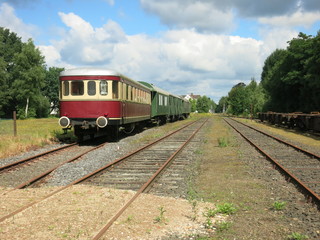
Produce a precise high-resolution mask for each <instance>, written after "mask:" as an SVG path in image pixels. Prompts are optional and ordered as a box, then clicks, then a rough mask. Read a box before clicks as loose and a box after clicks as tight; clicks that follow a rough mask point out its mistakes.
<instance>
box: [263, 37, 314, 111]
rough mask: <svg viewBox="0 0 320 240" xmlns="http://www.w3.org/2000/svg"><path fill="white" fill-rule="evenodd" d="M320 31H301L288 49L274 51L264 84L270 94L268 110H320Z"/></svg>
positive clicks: (264, 76)
mask: <svg viewBox="0 0 320 240" xmlns="http://www.w3.org/2000/svg"><path fill="white" fill-rule="evenodd" d="M319 52H320V34H319V33H318V34H317V36H316V37H312V36H307V35H306V34H303V33H300V34H299V35H298V37H297V38H294V39H292V40H291V41H290V42H289V46H288V47H287V49H286V50H276V51H274V52H273V53H272V54H271V55H270V56H269V57H268V58H267V59H266V61H265V65H264V67H263V72H262V75H261V83H262V86H263V88H264V90H265V92H266V94H267V98H268V103H267V105H266V107H265V110H271V111H280V112H293V111H302V112H310V111H319V110H320V70H319V64H320V53H319Z"/></svg>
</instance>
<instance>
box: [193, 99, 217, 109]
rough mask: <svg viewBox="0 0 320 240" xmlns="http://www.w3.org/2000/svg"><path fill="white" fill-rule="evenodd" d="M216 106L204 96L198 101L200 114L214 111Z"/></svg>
mask: <svg viewBox="0 0 320 240" xmlns="http://www.w3.org/2000/svg"><path fill="white" fill-rule="evenodd" d="M215 106H216V104H215V103H214V101H212V100H211V99H210V98H208V97H207V96H202V97H199V98H198V99H197V111H198V112H199V113H207V112H209V110H214V109H215Z"/></svg>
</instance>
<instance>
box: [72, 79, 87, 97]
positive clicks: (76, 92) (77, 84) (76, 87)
mask: <svg viewBox="0 0 320 240" xmlns="http://www.w3.org/2000/svg"><path fill="white" fill-rule="evenodd" d="M83 92H84V84H83V81H72V82H71V95H73V96H80V95H83Z"/></svg>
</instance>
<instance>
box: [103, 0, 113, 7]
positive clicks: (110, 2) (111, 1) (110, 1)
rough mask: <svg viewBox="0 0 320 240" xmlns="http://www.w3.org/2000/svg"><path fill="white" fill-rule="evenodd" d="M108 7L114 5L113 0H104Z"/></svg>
mask: <svg viewBox="0 0 320 240" xmlns="http://www.w3.org/2000/svg"><path fill="white" fill-rule="evenodd" d="M105 1H106V2H107V3H108V4H109V5H110V6H113V5H114V0H105Z"/></svg>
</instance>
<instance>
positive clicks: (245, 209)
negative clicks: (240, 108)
mask: <svg viewBox="0 0 320 240" xmlns="http://www.w3.org/2000/svg"><path fill="white" fill-rule="evenodd" d="M201 134H202V136H201V139H202V141H201V143H200V145H199V148H198V149H195V150H194V151H195V152H196V153H197V154H196V157H195V159H194V165H195V167H194V172H193V173H192V177H191V178H190V179H192V181H190V184H189V185H190V186H189V191H188V197H187V198H188V199H178V198H172V197H160V196H154V195H151V194H142V195H141V196H140V197H138V199H137V201H136V202H134V203H133V204H132V205H131V206H130V208H129V209H128V210H127V211H125V212H124V214H123V215H122V216H121V217H120V218H119V219H117V220H116V222H115V223H114V224H113V225H112V227H111V228H110V230H109V231H108V232H107V233H106V234H105V235H103V238H102V239H198V240H200V239H201V240H205V239H230V240H231V239H290V238H289V236H293V234H296V235H298V234H299V235H300V236H301V237H303V236H308V237H309V239H319V238H318V237H320V229H319V224H317V222H320V218H319V212H318V210H317V209H316V208H315V207H313V206H312V205H310V204H308V203H306V201H305V199H304V196H303V195H301V194H300V193H299V192H297V191H296V189H295V187H294V186H292V184H290V183H287V182H286V181H285V180H284V178H283V177H282V176H281V175H280V174H278V173H274V172H275V171H274V170H273V169H272V167H271V166H270V165H269V164H268V163H266V161H265V159H264V158H263V157H261V156H260V155H259V154H258V153H257V152H256V151H255V150H253V149H252V148H251V147H250V146H249V145H248V144H246V143H244V142H243V141H242V140H241V139H240V138H239V137H238V136H237V134H235V133H234V132H233V131H232V130H231V129H229V127H227V126H226V124H225V123H224V122H223V120H222V119H221V118H220V117H218V116H213V117H212V118H210V121H209V123H208V125H207V128H206V131H203V132H202V133H201ZM222 140H223V142H225V143H226V144H225V145H226V146H225V147H221V146H219V141H220V142H221V141H222ZM315 141H318V140H315ZM261 163H262V164H261ZM55 189H57V188H41V189H25V190H19V191H14V192H11V193H8V194H5V192H6V191H7V190H8V189H5V188H0V217H1V216H4V215H6V214H8V213H9V212H11V211H13V210H15V209H17V208H19V207H21V206H23V205H25V204H26V203H30V202H33V201H35V200H36V199H38V198H39V196H44V195H46V194H47V193H48V192H50V191H53V190H55ZM133 194H134V192H132V191H121V190H115V189H109V188H103V187H94V186H87V185H76V186H73V187H72V188H69V189H66V190H64V191H62V192H60V193H59V194H57V195H55V196H53V197H50V198H49V199H47V200H45V201H42V202H40V203H38V204H36V205H35V206H33V207H31V208H28V209H26V210H25V211H23V212H22V213H19V214H17V215H15V216H14V217H11V218H8V219H7V220H5V221H3V222H1V223H0V239H28V240H29V239H92V237H93V236H94V235H95V234H97V233H98V232H99V230H100V229H101V228H102V227H103V226H104V224H105V223H107V220H108V219H110V218H111V217H112V216H113V215H114V214H115V213H116V210H117V209H118V207H120V206H121V205H124V204H125V203H126V201H127V200H128V199H129V198H130V197H131V196H133ZM292 194H295V196H296V198H295V199H296V200H292V199H291V198H290V197H289V196H290V195H292ZM276 201H279V202H280V201H283V202H286V206H285V207H284V208H283V209H282V210H279V211H276V210H274V208H273V204H274V203H275V202H276ZM223 203H227V204H232V205H233V206H235V208H236V211H235V212H234V213H233V214H231V215H229V216H226V215H224V214H217V215H215V216H214V217H208V212H210V211H211V210H213V209H215V207H216V206H217V205H219V204H223ZM311 212H313V213H315V214H314V215H312V214H309V213H311ZM304 213H305V215H307V218H306V217H305V216H303V214H304ZM292 239H293V238H292ZM295 239H298V238H295ZM300 239H303V238H300Z"/></svg>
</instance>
